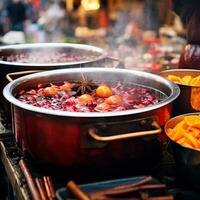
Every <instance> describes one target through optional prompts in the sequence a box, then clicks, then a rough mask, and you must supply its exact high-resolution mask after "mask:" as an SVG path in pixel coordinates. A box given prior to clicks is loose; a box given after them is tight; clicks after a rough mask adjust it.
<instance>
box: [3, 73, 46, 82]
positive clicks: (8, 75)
mask: <svg viewBox="0 0 200 200" xmlns="http://www.w3.org/2000/svg"><path fill="white" fill-rule="evenodd" d="M41 71H43V70H31V71H21V72H12V73H9V74H7V75H6V79H7V80H8V81H9V82H12V81H13V79H12V78H11V76H19V75H26V74H32V73H36V72H41Z"/></svg>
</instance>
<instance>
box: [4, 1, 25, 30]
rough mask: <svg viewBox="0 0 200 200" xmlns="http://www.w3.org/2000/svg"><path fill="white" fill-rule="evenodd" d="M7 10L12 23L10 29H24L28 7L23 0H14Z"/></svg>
mask: <svg viewBox="0 0 200 200" xmlns="http://www.w3.org/2000/svg"><path fill="white" fill-rule="evenodd" d="M6 11H7V18H8V20H9V23H10V30H13V31H23V30H24V22H25V20H26V9H25V5H24V4H23V3H22V2H21V0H13V1H12V2H11V3H10V4H8V6H7V8H6Z"/></svg>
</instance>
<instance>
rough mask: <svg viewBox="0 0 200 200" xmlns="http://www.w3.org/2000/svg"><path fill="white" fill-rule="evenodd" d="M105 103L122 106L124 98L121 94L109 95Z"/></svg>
mask: <svg viewBox="0 0 200 200" xmlns="http://www.w3.org/2000/svg"><path fill="white" fill-rule="evenodd" d="M104 103H106V104H109V105H112V106H121V105H122V99H121V97H120V96H119V95H112V96H110V97H108V98H107V99H106V100H105V101H104Z"/></svg>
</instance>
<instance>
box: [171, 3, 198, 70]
mask: <svg viewBox="0 0 200 200" xmlns="http://www.w3.org/2000/svg"><path fill="white" fill-rule="evenodd" d="M172 3H173V9H174V11H175V12H176V13H177V14H178V15H179V16H180V17H181V19H182V21H183V23H184V25H185V28H186V33H187V45H186V46H185V48H184V51H183V52H182V55H181V58H180V62H179V68H194V69H200V1H199V0H172Z"/></svg>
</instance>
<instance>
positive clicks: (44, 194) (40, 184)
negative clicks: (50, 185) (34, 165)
mask: <svg viewBox="0 0 200 200" xmlns="http://www.w3.org/2000/svg"><path fill="white" fill-rule="evenodd" d="M35 182H36V185H37V187H38V190H39V192H40V196H41V198H42V200H48V197H47V192H46V189H45V186H44V181H43V180H42V179H39V178H36V179H35Z"/></svg>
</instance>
